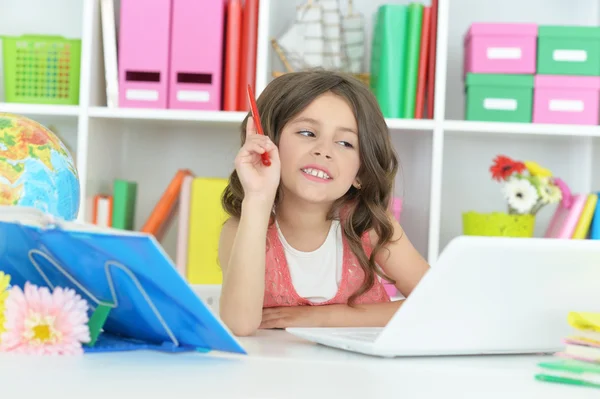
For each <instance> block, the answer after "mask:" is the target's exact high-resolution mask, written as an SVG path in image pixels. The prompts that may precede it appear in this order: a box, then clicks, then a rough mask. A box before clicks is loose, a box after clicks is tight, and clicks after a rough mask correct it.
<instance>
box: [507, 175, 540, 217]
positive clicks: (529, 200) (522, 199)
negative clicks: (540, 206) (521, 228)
mask: <svg viewBox="0 0 600 399" xmlns="http://www.w3.org/2000/svg"><path fill="white" fill-rule="evenodd" d="M503 192H504V197H505V198H506V200H507V201H508V205H509V206H510V208H512V209H514V210H515V211H517V212H518V213H521V214H524V213H529V212H530V211H531V209H532V208H533V206H534V205H535V204H536V203H537V200H538V198H539V197H538V191H537V189H536V188H535V187H534V186H533V184H531V183H530V182H529V180H527V179H518V178H514V177H513V178H510V179H508V180H507V181H506V183H504V186H503Z"/></svg>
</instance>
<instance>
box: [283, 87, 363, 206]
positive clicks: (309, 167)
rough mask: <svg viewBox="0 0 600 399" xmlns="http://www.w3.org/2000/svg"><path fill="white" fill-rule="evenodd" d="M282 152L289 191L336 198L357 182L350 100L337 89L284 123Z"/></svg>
mask: <svg viewBox="0 0 600 399" xmlns="http://www.w3.org/2000/svg"><path fill="white" fill-rule="evenodd" d="M279 158H280V160H281V180H282V185H283V190H284V197H285V196H288V195H293V196H295V197H298V198H300V199H303V200H305V201H308V202H310V203H323V204H331V203H333V202H334V201H335V200H337V199H338V198H340V197H341V196H343V195H344V194H345V193H346V192H347V191H348V189H350V187H351V186H352V185H355V186H357V181H356V175H357V173H358V169H359V167H360V157H359V148H358V127H357V124H356V120H355V117H354V113H353V112H352V109H351V108H350V106H349V105H348V103H347V102H346V101H345V100H344V99H343V98H342V97H339V96H337V95H335V94H333V93H325V94H322V95H321V96H319V97H317V98H316V99H315V100H314V101H313V102H312V103H311V104H310V105H309V106H308V107H306V108H305V109H304V111H302V112H301V113H300V114H298V115H297V116H296V117H295V118H294V119H292V120H291V121H290V122H288V123H287V124H286V125H285V127H284V128H283V131H282V132H281V137H280V139H279Z"/></svg>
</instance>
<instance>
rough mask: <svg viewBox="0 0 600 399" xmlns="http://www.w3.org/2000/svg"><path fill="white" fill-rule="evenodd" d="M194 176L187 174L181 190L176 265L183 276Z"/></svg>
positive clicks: (184, 274) (185, 264)
mask: <svg viewBox="0 0 600 399" xmlns="http://www.w3.org/2000/svg"><path fill="white" fill-rule="evenodd" d="M193 181H194V176H191V175H187V176H185V177H184V178H183V182H182V183H181V192H180V193H179V215H178V219H179V220H178V224H177V253H176V260H175V263H176V266H177V271H179V274H181V275H182V276H184V277H185V276H186V275H187V257H188V252H189V250H188V243H189V242H188V237H189V231H190V203H191V196H192V182H193Z"/></svg>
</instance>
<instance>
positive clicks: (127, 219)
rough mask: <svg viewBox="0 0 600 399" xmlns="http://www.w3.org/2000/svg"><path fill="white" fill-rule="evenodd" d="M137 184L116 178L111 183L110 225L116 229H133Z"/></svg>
mask: <svg viewBox="0 0 600 399" xmlns="http://www.w3.org/2000/svg"><path fill="white" fill-rule="evenodd" d="M136 197H137V184H136V183H135V182H130V181H125V180H121V179H116V180H115V181H114V183H113V210H112V226H111V227H113V228H116V229H123V230H133V223H134V218H135V202H136Z"/></svg>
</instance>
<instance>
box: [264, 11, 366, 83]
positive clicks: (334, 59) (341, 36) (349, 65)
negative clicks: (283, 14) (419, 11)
mask: <svg viewBox="0 0 600 399" xmlns="http://www.w3.org/2000/svg"><path fill="white" fill-rule="evenodd" d="M340 3H341V0H308V1H307V2H306V3H305V4H302V5H300V6H298V7H297V8H296V15H295V19H294V21H293V22H292V24H291V26H290V28H289V29H288V30H286V31H285V32H284V33H283V35H281V36H280V37H279V38H277V39H272V40H271V44H272V46H273V49H274V50H275V52H276V53H277V55H278V57H279V59H280V60H281V62H282V64H283V66H284V68H285V72H275V73H273V75H274V76H275V77H277V76H279V75H282V74H283V73H286V72H295V71H302V70H307V69H311V68H323V69H327V70H333V71H340V72H348V73H352V74H354V75H357V76H358V77H359V78H361V80H363V81H364V82H368V74H365V73H363V61H364V56H365V32H364V19H363V16H362V14H360V13H357V12H355V11H354V10H353V9H352V1H350V0H348V1H347V12H346V13H343V12H342V8H341V4H340Z"/></svg>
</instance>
